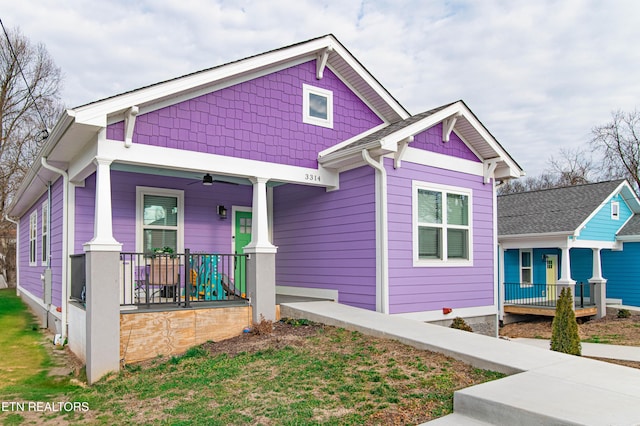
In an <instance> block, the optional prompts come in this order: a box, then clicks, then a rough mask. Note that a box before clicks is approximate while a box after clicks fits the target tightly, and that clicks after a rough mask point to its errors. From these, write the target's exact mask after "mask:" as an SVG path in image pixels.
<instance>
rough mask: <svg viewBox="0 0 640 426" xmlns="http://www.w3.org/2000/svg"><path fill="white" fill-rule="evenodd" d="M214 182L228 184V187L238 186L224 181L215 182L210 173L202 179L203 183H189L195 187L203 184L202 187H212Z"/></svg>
mask: <svg viewBox="0 0 640 426" xmlns="http://www.w3.org/2000/svg"><path fill="white" fill-rule="evenodd" d="M214 182H215V183H226V184H227V185H238V184H237V183H235V182H227V181H224V180H215V179H213V176H211V174H210V173H207V174H205V175H204V176H203V177H202V181H200V180H197V181H194V182H191V183H189V184H188V185H193V184H195V183H202V185H204V186H211V185H213V183H214Z"/></svg>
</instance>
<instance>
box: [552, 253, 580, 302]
mask: <svg viewBox="0 0 640 426" xmlns="http://www.w3.org/2000/svg"><path fill="white" fill-rule="evenodd" d="M560 250H562V267H561V268H560V279H559V280H558V291H557V292H556V293H557V294H556V298H558V297H560V292H561V291H562V288H563V287H567V288H569V289H570V290H571V297H572V299H573V298H575V291H576V288H575V287H576V282H575V281H574V280H572V279H571V257H570V256H569V247H568V246H567V247H561V248H560ZM573 300H575V299H573ZM571 306H572V307H573V309H574V310H575V303H571Z"/></svg>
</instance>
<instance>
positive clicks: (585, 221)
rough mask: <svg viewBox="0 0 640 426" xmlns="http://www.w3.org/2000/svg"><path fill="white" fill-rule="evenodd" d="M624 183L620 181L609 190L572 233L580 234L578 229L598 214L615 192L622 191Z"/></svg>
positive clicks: (582, 227) (580, 229)
mask: <svg viewBox="0 0 640 426" xmlns="http://www.w3.org/2000/svg"><path fill="white" fill-rule="evenodd" d="M625 184H626V182H622V183H621V184H620V185H618V187H617V188H616V189H614V190H613V191H611V193H610V194H609V195H607V198H605V199H604V200H603V201H601V202H600V204H598V207H596V208H595V209H593V211H592V212H591V213H589V216H587V218H586V219H585V220H583V221H582V223H581V224H580V225H579V226H578V228H577V230H576V232H575V233H574V235H576V236H578V235H580V231H582V229H584V228H585V227H586V226H587V224H588V223H589V221H590V220H591V219H593V218H594V217H595V215H596V214H598V212H599V211H600V209H601V208H603V207H604V206H605V205H606V204H607V203H608V202H609V201H610V200H611V199H612V198H613V197H614V196H615V195H616V194H618V193H619V192H620V191H622V188H623V187H624V185H625ZM625 201H626V200H625ZM627 205H628V204H627ZM629 208H631V206H629ZM625 223H626V222H625ZM623 226H624V225H622V226H620V228H618V230H620V229H622V227H623Z"/></svg>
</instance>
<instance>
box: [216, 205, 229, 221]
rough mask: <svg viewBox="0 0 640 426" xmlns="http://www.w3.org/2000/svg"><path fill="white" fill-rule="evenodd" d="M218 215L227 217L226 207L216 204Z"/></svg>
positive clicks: (222, 217)
mask: <svg viewBox="0 0 640 426" xmlns="http://www.w3.org/2000/svg"><path fill="white" fill-rule="evenodd" d="M218 216H219V217H220V219H226V218H227V208H226V207H225V206H218Z"/></svg>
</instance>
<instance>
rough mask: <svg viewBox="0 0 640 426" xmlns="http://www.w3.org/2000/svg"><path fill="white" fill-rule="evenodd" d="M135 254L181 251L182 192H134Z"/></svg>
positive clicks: (137, 189)
mask: <svg viewBox="0 0 640 426" xmlns="http://www.w3.org/2000/svg"><path fill="white" fill-rule="evenodd" d="M136 206H137V209H136V235H137V238H136V251H138V252H139V253H140V252H142V253H149V252H153V251H155V250H157V249H164V248H165V247H169V248H171V249H172V250H173V251H174V252H175V253H182V252H183V251H184V192H183V191H179V190H175V189H163V188H149V187H140V186H139V187H137V188H136Z"/></svg>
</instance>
